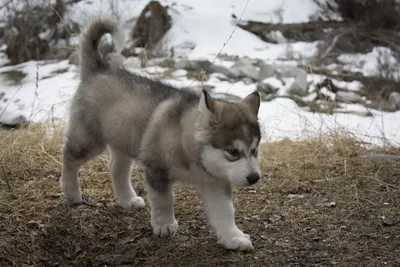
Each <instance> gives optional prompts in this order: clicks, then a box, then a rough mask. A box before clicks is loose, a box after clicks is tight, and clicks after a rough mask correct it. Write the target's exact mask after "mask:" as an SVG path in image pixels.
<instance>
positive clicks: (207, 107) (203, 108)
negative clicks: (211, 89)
mask: <svg viewBox="0 0 400 267" xmlns="http://www.w3.org/2000/svg"><path fill="white" fill-rule="evenodd" d="M215 111H216V101H215V100H214V99H213V98H212V97H211V95H210V94H209V93H208V92H207V91H206V90H203V91H202V92H201V96H200V101H199V121H198V126H200V127H201V128H203V129H208V128H209V127H210V126H211V125H212V124H213V122H215V121H216V114H215Z"/></svg>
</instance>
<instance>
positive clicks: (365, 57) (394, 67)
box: [338, 47, 400, 80]
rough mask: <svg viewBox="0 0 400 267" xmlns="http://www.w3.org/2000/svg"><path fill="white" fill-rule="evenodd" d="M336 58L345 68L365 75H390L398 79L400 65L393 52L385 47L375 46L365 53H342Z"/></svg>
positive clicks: (399, 76) (399, 77) (399, 78)
mask: <svg viewBox="0 0 400 267" xmlns="http://www.w3.org/2000/svg"><path fill="white" fill-rule="evenodd" d="M338 60H339V61H340V62H342V63H344V64H346V65H345V66H344V69H345V70H349V71H353V72H357V71H358V72H361V73H363V74H364V75H365V76H379V75H382V76H384V77H385V76H386V75H392V76H393V78H394V79H396V80H400V68H399V67H400V66H399V62H398V61H397V60H396V58H395V56H394V54H393V52H392V51H391V50H390V49H389V48H386V47H375V48H374V49H373V50H372V51H371V52H370V53H367V54H360V53H357V54H343V55H340V56H339V57H338Z"/></svg>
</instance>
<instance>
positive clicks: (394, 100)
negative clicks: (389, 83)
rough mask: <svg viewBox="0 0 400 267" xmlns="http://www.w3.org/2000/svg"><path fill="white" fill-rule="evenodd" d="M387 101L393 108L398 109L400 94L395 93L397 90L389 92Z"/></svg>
mask: <svg viewBox="0 0 400 267" xmlns="http://www.w3.org/2000/svg"><path fill="white" fill-rule="evenodd" d="M388 102H389V104H390V105H392V106H393V107H394V108H395V109H397V110H400V94H399V93H397V92H392V93H390V95H389V100H388Z"/></svg>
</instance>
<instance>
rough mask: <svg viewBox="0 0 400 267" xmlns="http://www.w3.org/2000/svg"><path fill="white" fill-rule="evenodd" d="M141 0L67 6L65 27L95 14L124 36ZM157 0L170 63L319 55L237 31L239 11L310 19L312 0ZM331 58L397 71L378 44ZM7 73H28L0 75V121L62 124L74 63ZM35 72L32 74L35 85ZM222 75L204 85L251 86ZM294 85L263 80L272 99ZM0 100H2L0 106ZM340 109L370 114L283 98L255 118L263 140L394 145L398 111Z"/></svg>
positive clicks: (157, 70) (175, 76) (287, 60)
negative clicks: (326, 110)
mask: <svg viewBox="0 0 400 267" xmlns="http://www.w3.org/2000/svg"><path fill="white" fill-rule="evenodd" d="M321 1H323V0H320V2H321ZM112 2H114V3H115V5H114V6H112V5H110V4H111V3H112ZM148 2H149V1H148V0H136V1H131V0H120V1H106V0H98V1H91V0H84V1H80V2H78V3H76V4H74V5H72V7H71V8H70V9H69V10H68V11H67V12H68V13H67V16H66V18H65V21H66V23H70V22H78V23H80V24H81V25H83V26H85V25H86V24H87V23H88V22H89V21H90V20H91V19H93V18H94V17H96V16H99V15H116V16H117V17H118V19H119V20H120V21H121V23H122V25H123V27H124V29H125V30H126V34H129V33H130V31H131V29H132V25H133V24H134V22H135V20H136V18H137V16H138V15H139V14H140V12H141V11H142V9H143V8H144V6H145V5H146V4H147V3H148ZM160 2H161V4H164V5H165V4H168V5H169V9H170V13H171V14H172V19H173V26H172V28H171V29H170V31H169V32H168V33H167V34H166V35H165V37H164V38H163V40H162V41H161V42H160V48H162V49H165V50H166V51H169V49H170V48H171V47H174V52H175V59H179V58H189V59H197V60H198V59H208V60H211V61H215V64H218V65H221V66H225V67H228V68H230V67H232V65H233V64H234V63H235V62H234V61H233V60H228V59H224V57H221V56H220V55H224V56H225V55H231V56H239V57H249V58H253V59H259V60H263V61H264V62H265V63H274V64H289V65H295V64H298V63H303V62H306V61H307V59H310V58H312V57H313V56H314V55H316V54H317V53H318V44H319V42H312V43H306V42H295V43H288V42H287V40H285V39H284V38H282V36H281V34H280V33H279V32H275V33H274V34H273V36H274V37H275V38H276V39H277V40H279V43H278V44H271V43H266V42H263V41H262V40H260V39H259V38H258V37H257V36H255V35H253V34H251V33H249V32H247V31H244V30H242V29H241V28H240V27H237V23H238V20H239V18H240V16H241V14H242V12H243V11H244V9H245V8H246V9H245V12H244V13H243V16H242V19H243V20H255V21H263V22H269V23H280V22H285V23H300V22H307V21H310V19H313V18H315V17H316V15H317V14H319V13H320V11H321V10H319V7H318V6H317V5H316V4H315V3H314V1H313V0H268V1H265V0H250V1H244V0H219V1H215V0H214V1H211V0H202V1H198V0H173V1H172V0H169V1H160ZM300 11H301V12H300ZM232 14H234V15H235V17H236V18H234V17H233V16H232ZM338 19H340V18H338ZM76 40H77V41H78V40H79V37H76ZM76 43H77V42H76ZM5 49H6V47H5V46H2V47H0V66H2V65H4V64H7V63H8V59H7V57H6V56H5V54H4V53H3V52H2V51H4V50H5ZM379 58H381V60H379ZM338 60H339V61H340V62H343V63H345V66H346V68H347V69H349V70H356V71H360V72H362V73H364V74H365V75H367V76H368V75H375V74H377V73H379V71H380V68H379V66H380V65H382V64H381V63H382V62H386V65H387V66H388V67H389V69H391V70H396V67H397V66H398V62H397V61H396V60H395V59H394V57H393V56H392V53H391V51H390V50H388V49H386V48H381V47H377V48H374V50H373V51H372V52H370V53H367V54H364V55H363V54H346V55H341V56H339V57H338ZM127 67H128V68H130V70H132V71H133V72H136V73H139V74H141V75H145V76H149V77H163V78H164V80H165V81H166V82H168V83H169V84H171V85H174V86H177V87H179V88H182V89H183V88H186V89H191V88H194V87H195V86H199V85H201V84H202V83H201V82H198V81H193V80H190V79H188V78H187V76H186V75H187V72H186V71H184V70H176V71H174V72H172V73H171V72H170V70H168V69H165V68H161V67H158V66H152V67H148V68H145V69H142V68H140V62H139V61H138V60H134V59H132V60H131V61H130V62H129V63H128V64H127ZM334 67H335V66H334V65H332V66H331V68H334ZM10 70H19V71H22V72H23V73H26V74H27V75H26V77H25V78H23V80H22V83H21V84H18V85H17V84H13V83H11V82H10V81H8V80H6V76H5V75H4V74H1V75H0V79H1V80H0V93H1V92H3V93H4V94H5V96H3V98H2V99H0V120H1V121H3V122H10V121H11V120H13V119H14V118H15V117H17V116H18V115H23V116H25V117H26V118H31V119H32V120H33V121H36V122H42V121H46V120H47V119H48V118H51V119H60V120H63V121H64V120H66V119H67V115H68V112H67V111H68V107H69V104H70V100H71V98H72V96H73V94H74V92H75V90H76V88H77V86H78V83H79V74H78V72H77V68H76V67H75V66H72V65H69V64H68V61H66V60H64V61H59V62H49V61H48V62H46V61H40V62H35V61H31V62H26V63H24V64H20V65H17V66H3V67H0V73H3V72H7V71H10ZM397 70H399V68H397ZM37 74H38V75H39V80H38V83H37V80H36V75H37ZM397 75H398V73H397ZM399 76H400V75H399ZM399 76H397V77H399ZM222 77H223V75H221V74H213V75H211V76H210V80H208V81H205V82H204V84H207V85H211V86H214V87H215V89H214V92H215V93H229V94H232V95H236V96H239V97H241V98H243V97H245V96H246V95H247V94H250V93H252V92H253V91H254V90H255V89H256V84H249V85H246V84H245V83H244V82H243V81H239V82H236V83H231V82H228V81H221V80H220V79H221V78H222ZM325 78H326V77H325V76H321V75H318V74H311V75H308V77H307V80H308V82H309V83H310V84H311V85H310V86H311V88H312V86H313V84H314V85H315V84H316V83H319V82H322V81H323V80H324V79H325ZM293 81H294V78H282V79H277V78H267V79H266V80H264V81H263V82H264V83H267V84H270V85H271V86H273V87H277V88H279V91H278V95H285V94H286V91H287V89H288V88H289V87H290V85H291V83H292V82H293ZM332 82H333V83H334V84H335V85H336V86H338V87H344V88H346V89H348V90H351V91H357V90H360V89H361V87H362V85H361V83H359V82H351V83H348V82H343V81H338V80H335V79H332ZM36 83H37V84H36ZM183 90H184V89H183ZM326 93H327V94H331V93H330V92H326ZM312 97H315V93H314V95H309V96H308V97H307V98H312ZM332 97H334V95H332ZM4 98H7V100H8V101H7V102H4ZM5 108H6V109H5ZM343 111H353V112H364V113H366V112H369V113H370V114H371V115H372V116H367V117H366V116H359V115H356V114H346V113H337V114H333V115H329V114H318V113H312V112H308V111H306V110H304V109H302V108H300V107H299V106H298V105H297V104H296V103H295V102H294V101H293V100H291V99H288V98H277V99H274V100H272V101H269V102H263V103H262V104H261V107H260V113H259V119H260V122H261V124H262V126H263V132H264V141H274V140H279V139H281V138H292V139H304V138H310V137H314V136H318V135H319V134H321V133H323V132H327V131H330V130H334V129H346V130H347V131H348V132H350V133H353V134H354V135H355V136H356V137H358V138H359V139H360V140H363V141H366V142H370V143H373V144H382V143H384V142H386V141H387V142H389V143H391V144H393V145H397V146H399V145H400V112H393V113H386V112H380V111H375V110H368V109H367V108H365V107H363V106H362V105H357V104H347V105H344V107H343Z"/></svg>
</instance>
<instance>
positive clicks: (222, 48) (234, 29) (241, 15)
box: [188, 0, 250, 87]
mask: <svg viewBox="0 0 400 267" xmlns="http://www.w3.org/2000/svg"><path fill="white" fill-rule="evenodd" d="M249 1H250V0H247V2H246V5H245V6H244V9H243V11H242V13H241V14H240V17H239V20H238V21H237V23H236V25H235V27H234V28H233V31H232V32H231V34H230V35H229V37H228V39H227V40H226V41H225V42H224V44H223V45H222V47H221V49H220V50H219V52H218V54H217V55H216V56H215V58H214V60H213V61H211V63H210V64H209V65H208V66H207V67H206V68H207V69H208V68H209V67H210V66H211V65H213V64H214V63H215V61H216V60H217V59H218V58H219V56H220V55H221V53H222V50H224V48H225V46H226V45H227V43H228V42H229V40H230V39H232V37H233V34H234V33H235V32H236V29H237V27H238V26H239V23H240V22H241V21H242V17H243V14H244V12H245V11H246V9H247V6H248V5H249ZM204 72H205V70H204V69H202V70H201V73H200V75H199V77H200V78H201V77H202V75H203V73H204ZM195 81H196V80H193V81H192V82H191V83H190V84H189V86H188V87H190V86H191V85H192V84H193V83H194V82H195Z"/></svg>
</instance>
